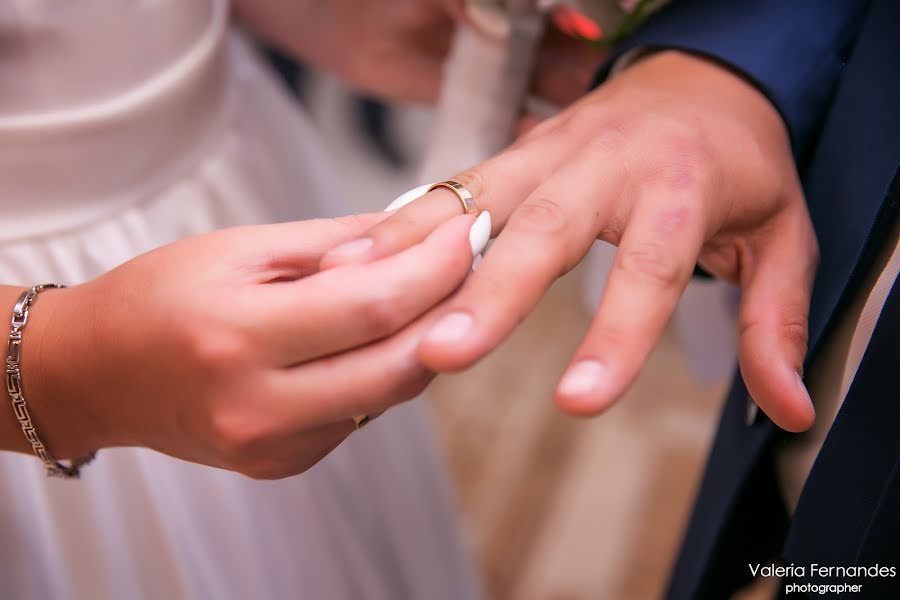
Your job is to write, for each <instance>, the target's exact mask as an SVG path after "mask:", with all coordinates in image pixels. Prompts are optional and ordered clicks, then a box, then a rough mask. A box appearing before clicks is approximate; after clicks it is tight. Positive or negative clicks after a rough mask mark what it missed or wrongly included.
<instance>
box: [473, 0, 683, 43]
mask: <svg viewBox="0 0 900 600" xmlns="http://www.w3.org/2000/svg"><path fill="white" fill-rule="evenodd" d="M666 2H667V0H465V5H466V12H467V14H468V15H469V17H470V20H471V22H472V23H473V24H474V25H475V26H476V28H477V29H479V30H480V31H481V32H482V33H485V34H487V35H488V36H490V37H493V38H496V39H503V38H505V37H507V36H508V35H509V34H510V32H511V29H514V28H515V26H514V25H513V23H514V22H515V21H516V20H517V19H522V18H524V19H526V20H527V19H529V18H531V17H537V16H538V15H540V14H544V15H550V17H551V18H552V19H553V21H554V22H555V23H556V26H557V27H559V28H560V29H561V30H562V31H564V32H565V33H567V34H569V35H571V36H573V37H577V38H582V39H584V40H586V41H588V42H590V43H592V44H597V45H600V46H603V47H606V48H609V47H612V46H615V45H616V44H617V43H619V42H620V41H621V40H622V39H623V38H625V37H626V36H628V35H629V34H630V33H632V32H633V31H634V30H635V29H637V27H638V25H640V24H641V22H642V21H643V20H644V19H646V18H647V17H648V16H650V15H651V14H652V13H653V12H654V11H656V10H658V9H659V8H660V7H661V6H663V5H664V4H666Z"/></svg>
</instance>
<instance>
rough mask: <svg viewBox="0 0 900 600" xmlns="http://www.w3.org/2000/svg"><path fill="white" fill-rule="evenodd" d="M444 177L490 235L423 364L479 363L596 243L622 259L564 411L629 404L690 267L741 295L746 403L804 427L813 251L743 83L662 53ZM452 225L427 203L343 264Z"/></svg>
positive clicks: (803, 215)
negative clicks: (488, 218)
mask: <svg viewBox="0 0 900 600" xmlns="http://www.w3.org/2000/svg"><path fill="white" fill-rule="evenodd" d="M448 175H449V174H448ZM455 178H456V179H458V180H460V181H461V182H463V183H464V184H465V185H466V186H467V187H468V188H469V189H470V191H471V192H472V193H473V194H474V196H475V198H476V199H477V202H478V205H479V207H480V208H482V209H487V210H490V212H491V215H492V217H493V218H494V224H495V228H494V230H495V232H501V231H502V233H500V234H499V237H498V239H497V240H496V242H495V244H494V246H493V247H492V248H491V249H490V251H489V252H488V254H487V256H486V258H485V260H484V262H483V263H482V265H481V267H480V268H479V270H478V271H477V272H476V273H475V275H474V276H472V277H471V278H470V279H469V280H468V282H467V283H466V284H465V286H464V287H463V289H462V290H461V291H460V292H459V293H458V294H457V295H456V296H455V298H454V299H452V300H451V301H450V302H449V303H448V306H446V307H442V308H441V309H440V310H441V311H442V312H443V313H444V315H443V320H442V321H440V322H439V323H438V324H437V325H435V326H434V327H433V329H431V331H430V332H429V333H428V334H427V335H426V336H425V337H424V338H423V341H422V343H421V345H420V348H419V356H420V358H421V360H422V361H423V362H424V364H426V365H428V366H430V367H431V368H433V369H435V370H441V371H453V370H458V369H462V368H465V367H467V366H469V365H471V364H472V363H474V362H475V361H477V360H478V359H480V358H482V357H483V356H485V355H486V354H487V353H488V352H490V351H491V350H492V349H493V348H495V347H496V346H497V345H498V344H499V343H500V342H501V341H502V340H503V339H504V338H505V337H506V336H507V335H508V334H509V333H510V332H511V331H512V329H513V328H514V327H515V326H516V324H517V323H519V322H520V321H521V320H522V319H523V318H524V317H525V316H526V315H527V314H528V312H529V311H530V310H531V309H532V308H533V307H534V305H535V304H536V303H537V301H538V300H539V298H540V297H541V295H542V294H543V293H544V291H545V290H546V289H547V288H548V287H549V286H550V285H551V284H552V283H553V281H554V280H555V279H556V278H557V277H559V276H560V275H562V274H563V273H565V272H567V271H568V270H570V269H571V268H573V267H574V266H575V265H576V264H577V263H578V262H579V261H580V260H581V259H582V258H583V257H584V256H585V254H586V253H587V251H588V250H589V249H590V247H591V245H592V244H593V242H594V241H595V240H596V239H601V240H604V241H606V242H609V243H611V244H614V245H616V246H618V247H619V249H618V252H617V254H616V260H615V264H614V267H613V270H612V272H611V274H610V277H609V281H608V283H607V287H606V290H605V292H604V294H603V298H602V301H601V304H600V307H599V309H598V311H597V314H596V317H595V319H594V322H593V324H592V326H591V328H590V331H589V332H588V334H587V337H586V338H585V340H584V342H583V343H582V345H581V347H580V348H579V349H578V350H577V352H576V353H575V357H574V359H573V361H572V364H571V366H570V367H569V369H568V370H567V372H566V374H565V376H564V377H563V379H562V381H561V383H560V385H559V388H558V390H557V393H556V398H557V402H558V403H559V404H560V406H562V407H563V408H564V409H565V410H567V411H569V412H571V413H576V414H584V415H587V414H595V413H598V412H600V411H602V410H604V409H605V408H607V407H608V406H609V405H610V404H611V403H612V402H613V401H614V400H616V399H617V398H618V397H620V396H621V395H622V394H623V393H624V392H625V390H626V389H627V388H628V387H629V385H630V384H631V383H632V381H634V379H635V377H636V376H637V374H638V372H639V371H640V369H641V367H642V365H643V364H644V362H645V361H646V359H647V356H648V354H649V353H650V351H651V350H652V348H653V347H654V345H655V344H656V343H657V341H658V340H659V338H660V336H661V334H662V332H663V330H664V328H665V327H666V324H667V322H668V320H669V318H670V317H671V315H672V312H673V311H674V309H675V306H676V304H677V302H678V299H679V297H680V296H681V294H682V292H683V290H684V288H685V287H686V285H687V284H688V282H689V280H690V278H691V274H692V272H693V270H694V266H695V265H696V264H697V263H698V262H699V264H700V265H702V266H703V267H704V268H705V269H706V270H707V271H709V272H711V273H713V274H715V275H716V276H718V277H721V278H724V279H727V280H729V281H733V282H735V283H737V284H739V285H740V286H741V288H742V290H743V297H742V301H741V310H740V342H739V361H740V366H741V371H742V373H743V376H744V381H745V382H746V384H747V388H748V390H749V391H750V394H751V396H752V397H753V399H754V400H755V401H756V402H757V403H758V404H759V405H760V407H761V408H762V409H763V410H764V411H765V412H766V413H767V414H768V415H769V416H770V417H771V418H772V419H773V420H774V421H775V422H776V423H777V424H778V425H780V426H781V427H783V428H785V429H788V430H792V431H797V430H804V429H807V428H808V427H809V426H810V425H811V423H812V420H813V418H814V410H813V407H812V404H811V402H810V400H809V396H808V394H807V392H806V389H805V387H804V385H803V383H802V381H801V377H800V375H799V373H800V372H801V371H802V365H803V359H804V356H805V354H806V339H807V313H808V307H809V297H810V290H811V286H812V281H813V275H814V271H815V267H816V264H817V246H816V240H815V236H814V233H813V229H812V226H811V223H810V219H809V215H808V213H807V210H806V204H805V202H804V198H803V193H802V190H801V187H800V183H799V181H798V177H797V173H796V169H795V167H794V163H793V159H792V156H791V150H790V145H789V140H788V136H787V133H786V131H785V127H784V124H783V122H782V120H781V119H780V117H779V115H778V114H777V113H776V111H775V110H774V109H773V107H772V106H771V105H770V103H769V102H768V101H767V99H766V98H765V97H763V95H762V94H760V93H759V92H758V91H757V90H756V89H755V88H754V87H752V86H751V85H750V84H748V83H747V82H746V81H744V80H743V79H741V78H739V77H738V76H736V75H734V74H732V73H731V72H729V71H728V70H726V69H724V68H722V67H720V66H718V65H716V64H714V63H712V62H709V61H706V60H705V59H701V58H696V57H693V56H689V55H685V54H682V53H678V52H661V53H658V54H655V55H652V56H650V57H647V58H645V59H644V60H642V61H640V62H638V63H636V64H634V65H632V66H631V67H629V68H628V69H626V70H625V71H624V72H622V73H621V74H620V75H618V76H617V77H616V78H614V79H613V80H611V81H610V82H608V83H606V84H604V85H603V86H602V87H601V88H599V89H598V90H596V91H594V92H593V93H591V94H589V95H588V96H586V97H585V98H583V99H582V100H581V101H579V102H578V103H577V104H575V105H573V106H572V107H571V108H570V109H569V110H567V111H566V112H564V113H562V114H561V115H559V116H557V117H555V118H553V119H550V120H548V121H545V122H544V123H542V124H541V125H539V126H538V127H537V128H535V129H534V130H532V131H531V132H530V133H529V134H528V135H527V136H525V137H524V138H522V139H520V140H519V141H518V142H517V143H516V144H515V145H513V146H512V147H511V148H510V149H508V150H507V151H505V152H503V153H502V154H500V155H498V156H496V157H494V158H492V159H490V160H488V161H486V162H484V163H482V164H480V165H477V166H475V167H473V168H472V169H470V170H468V171H467V172H465V173H462V174H460V175H457V176H456V177H455ZM458 213H459V203H458V201H457V200H456V199H455V198H454V197H453V196H452V194H450V193H449V192H447V191H446V190H437V191H435V192H432V193H430V194H428V195H427V196H425V197H424V198H422V199H420V200H418V201H416V202H414V203H413V204H411V205H409V206H407V207H405V208H403V209H401V210H400V211H399V212H398V213H397V214H396V215H394V216H393V217H392V218H390V219H388V220H386V221H384V222H382V223H381V224H379V225H377V226H375V227H374V228H373V229H372V230H370V231H369V232H367V233H366V234H365V237H368V238H371V239H372V241H373V243H372V245H371V248H370V250H369V251H368V253H367V254H365V255H362V256H358V257H356V258H355V260H370V259H372V258H375V257H377V256H383V255H386V254H391V253H393V252H396V251H398V250H399V249H401V248H404V247H406V246H408V245H410V244H412V243H415V242H417V241H418V240H420V239H422V237H423V236H425V235H426V234H427V233H428V231H430V230H431V229H432V228H433V227H434V226H435V224H437V223H439V222H441V221H443V220H444V219H446V218H449V217H450V216H452V215H454V214H458ZM347 260H348V258H347V257H346V256H343V257H341V256H339V255H333V256H326V257H325V259H324V264H325V265H326V266H332V265H335V264H340V263H341V262H345V261H347Z"/></svg>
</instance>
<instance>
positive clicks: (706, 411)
mask: <svg viewBox="0 0 900 600" xmlns="http://www.w3.org/2000/svg"><path fill="white" fill-rule="evenodd" d="M272 59H273V63H274V64H275V65H276V66H277V67H278V68H279V70H280V71H281V72H282V74H283V75H284V76H285V79H286V81H287V82H288V83H289V85H291V86H292V87H294V88H295V91H297V92H298V96H299V98H300V101H302V102H303V103H304V104H305V105H306V106H307V108H308V109H309V110H310V111H311V113H312V115H313V117H314V119H315V121H316V123H317V126H318V128H319V130H320V132H321V135H322V136H323V138H324V139H325V141H326V144H327V145H328V146H330V150H331V152H332V154H333V156H334V157H335V158H336V160H337V162H338V166H339V172H340V173H341V175H342V178H341V179H342V182H343V185H344V189H343V193H344V195H345V201H346V203H347V205H348V206H349V207H350V208H351V209H352V210H353V211H356V212H368V211H379V210H381V209H383V208H384V206H386V205H387V204H388V203H389V202H390V201H391V200H393V198H394V197H396V196H397V195H399V194H400V193H402V192H404V191H406V190H407V189H409V188H411V187H412V186H413V185H418V184H420V183H422V182H420V181H418V180H417V178H416V173H417V167H418V162H419V161H418V159H419V157H421V156H422V154H423V150H424V147H425V144H426V143H427V136H428V132H429V129H430V123H431V118H432V115H431V113H430V112H429V111H428V110H425V109H422V108H416V107H405V106H391V107H387V106H383V105H380V104H378V103H377V102H373V101H371V100H366V99H362V98H359V97H358V96H356V95H355V94H353V93H352V92H349V91H348V90H346V89H345V88H343V87H342V85H341V84H340V83H338V82H337V81H335V80H333V79H331V78H328V77H325V76H322V75H320V74H317V73H311V72H307V71H305V70H303V69H302V68H301V69H298V68H297V66H296V65H293V64H292V63H289V62H287V61H285V60H283V59H282V58H280V57H277V56H272ZM611 257H612V248H610V247H608V246H606V245H605V244H603V243H601V242H598V244H597V247H596V248H595V250H594V251H593V254H592V256H591V257H590V259H589V260H587V261H585V262H584V263H582V265H581V266H580V267H579V268H578V269H576V270H575V271H573V272H572V273H570V274H569V275H567V276H566V277H564V278H563V279H561V280H560V281H559V282H557V284H556V285H555V286H554V287H553V289H552V290H551V291H550V292H549V293H548V294H547V295H546V297H545V298H544V300H543V301H542V303H541V304H540V306H539V307H538V308H537V310H536V311H535V312H534V313H533V314H532V315H531V317H530V318H529V319H528V320H527V321H526V322H525V323H524V324H523V325H522V326H521V327H520V328H519V329H518V330H517V331H516V333H515V334H514V335H513V336H512V337H511V338H510V339H509V340H508V341H507V342H506V343H505V344H504V345H503V346H502V347H501V348H499V349H498V350H497V351H496V352H494V353H493V354H492V355H491V356H490V357H489V358H488V359H487V360H485V361H483V362H482V363H481V364H479V365H478V366H476V367H475V368H473V369H471V370H469V371H467V372H465V373H462V374H458V375H453V376H442V377H440V378H438V380H437V381H436V382H435V383H434V385H433V386H432V387H431V388H430V390H429V392H428V397H427V400H426V401H427V402H428V403H429V404H430V405H431V406H432V408H433V410H434V416H435V423H436V427H437V429H438V431H439V433H440V436H441V439H442V442H443V447H444V451H445V454H446V457H447V460H448V462H449V464H450V467H451V470H452V473H453V476H454V478H455V483H456V493H457V499H458V504H459V509H460V512H461V515H462V520H463V523H464V526H465V528H466V531H467V536H468V541H469V543H470V546H471V550H472V553H473V556H474V557H475V559H476V560H477V562H478V567H479V569H480V571H481V573H482V576H483V579H484V581H485V583H486V585H487V588H488V592H489V594H490V597H492V598H497V599H507V598H515V599H516V600H519V599H522V600H530V599H541V600H554V599H559V600H562V599H576V598H656V597H659V596H660V595H661V593H662V590H663V586H664V585H665V581H666V577H667V574H668V569H669V567H670V564H671V561H672V557H673V555H674V553H675V552H676V550H677V547H678V544H679V540H680V536H681V533H682V529H683V527H684V524H685V520H686V518H687V516H688V514H689V510H690V507H691V503H692V501H693V496H694V491H695V487H696V485H697V483H698V480H699V477H700V474H701V472H702V468H703V464H704V461H705V457H706V451H707V448H708V445H709V444H710V442H711V439H712V435H713V432H714V429H715V425H716V422H717V420H718V416H719V410H720V406H721V402H722V399H723V396H724V392H725V386H726V385H727V383H728V380H729V378H730V374H731V370H732V368H733V363H734V356H733V353H732V351H731V350H730V348H732V347H733V339H734V338H733V332H730V330H729V325H727V323H726V324H724V325H723V322H724V321H725V320H727V319H725V315H727V312H728V310H729V307H728V306H727V303H728V300H727V299H728V294H727V293H726V294H724V295H723V293H722V290H721V289H720V288H718V287H715V286H719V285H720V284H717V283H715V282H702V281H698V282H696V283H695V284H692V288H691V290H690V291H689V293H688V294H687V297H686V301H687V306H685V307H683V310H682V313H681V315H680V317H679V318H680V319H681V321H680V322H679V319H678V318H677V319H676V320H675V325H673V326H671V327H670V329H669V331H667V333H666V335H665V337H664V339H663V340H662V343H661V344H660V345H659V347H658V348H657V350H656V351H655V352H654V354H653V355H652V357H651V358H650V360H649V363H648V364H647V366H646V368H645V369H644V371H643V373H642V374H641V377H640V379H639V380H638V382H637V383H636V384H635V385H634V387H633V388H632V389H631V391H630V392H629V393H628V395H627V396H626V397H625V398H623V399H622V401H621V402H620V403H619V404H618V405H617V406H615V407H614V408H613V409H611V410H610V411H609V412H608V413H606V414H605V415H603V416H602V417H598V418H594V419H589V420H579V419H574V418H570V417H566V416H564V415H562V414H561V413H560V412H559V411H558V410H557V409H556V407H555V406H554V404H553V402H552V391H553V389H554V387H555V385H556V383H557V381H558V379H559V377H560V375H561V374H562V371H563V369H564V368H565V366H566V364H567V363H568V360H569V357H570V356H571V354H572V352H573V351H574V350H575V348H576V346H577V345H578V343H579V341H580V339H581V336H582V334H583V333H584V332H585V331H586V329H587V327H588V325H589V323H590V320H591V314H592V312H593V307H594V306H595V305H596V301H597V299H598V298H599V294H600V292H601V290H602V281H603V272H604V271H605V269H606V268H608V266H609V262H610V260H611ZM723 303H724V305H722V304H723ZM720 305H722V306H720ZM676 325H681V327H676ZM705 329H715V330H716V331H717V334H718V336H719V338H720V339H719V340H718V343H717V344H708V343H706V344H704V345H702V346H701V345H698V339H700V338H703V336H704V335H705V334H707V333H709V332H708V331H704V330H705ZM723 331H724V335H723Z"/></svg>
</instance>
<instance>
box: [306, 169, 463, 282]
mask: <svg viewBox="0 0 900 600" xmlns="http://www.w3.org/2000/svg"><path fill="white" fill-rule="evenodd" d="M429 187H431V186H430V185H423V186H419V187H417V188H413V189H412V190H410V191H409V192H407V193H406V194H403V195H402V196H400V197H399V198H397V200H395V201H394V202H392V203H391V205H389V206H388V208H387V209H386V210H391V211H394V214H392V215H391V216H389V217H388V218H386V219H385V220H383V221H381V222H379V223H378V224H377V225H375V226H374V227H372V228H371V229H369V230H368V231H366V232H364V233H362V234H360V237H358V238H356V239H354V240H351V241H350V242H347V243H345V244H342V245H340V246H338V247H336V248H333V249H332V250H330V251H329V252H328V253H327V254H325V256H324V257H323V258H322V262H321V264H320V268H321V269H322V270H325V269H331V268H334V267H338V266H342V265H348V264H355V263H364V262H369V261H372V260H377V259H379V258H383V257H385V256H391V255H393V254H396V253H397V252H401V251H403V250H406V249H407V248H410V247H411V246H414V245H416V244H418V243H419V242H421V241H422V240H424V239H425V238H426V237H428V234H430V233H431V232H432V231H434V230H435V229H436V228H437V227H438V226H439V225H440V224H441V223H444V222H445V221H447V220H449V219H452V218H453V217H456V216H458V215H461V214H463V211H462V209H461V205H460V202H459V199H458V198H457V197H456V196H455V195H454V194H453V192H451V191H450V190H447V189H445V188H438V189H436V190H433V191H431V192H427V190H428V188H429ZM414 200H415V201H414Z"/></svg>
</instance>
